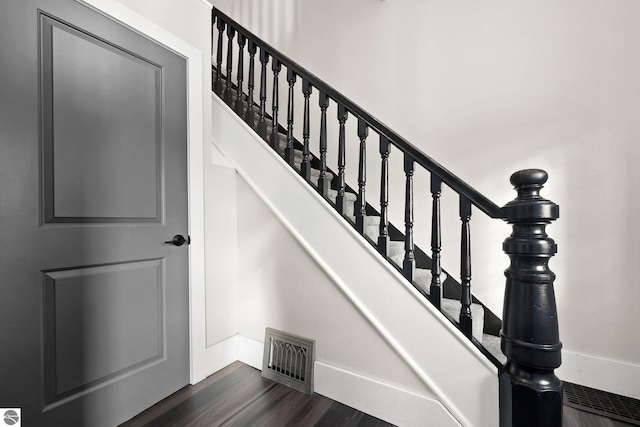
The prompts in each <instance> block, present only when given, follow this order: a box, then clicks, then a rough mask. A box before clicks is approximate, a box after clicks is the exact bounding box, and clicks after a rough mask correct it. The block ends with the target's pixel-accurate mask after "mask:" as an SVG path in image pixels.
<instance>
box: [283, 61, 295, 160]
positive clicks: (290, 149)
mask: <svg viewBox="0 0 640 427" xmlns="http://www.w3.org/2000/svg"><path fill="white" fill-rule="evenodd" d="M287 81H288V82H289V99H288V101H287V148H285V150H284V158H285V159H286V160H287V162H288V163H289V164H290V165H291V166H294V163H295V153H296V151H295V147H294V145H293V99H294V98H293V86H294V85H295V84H296V73H295V72H294V71H293V69H292V68H287Z"/></svg>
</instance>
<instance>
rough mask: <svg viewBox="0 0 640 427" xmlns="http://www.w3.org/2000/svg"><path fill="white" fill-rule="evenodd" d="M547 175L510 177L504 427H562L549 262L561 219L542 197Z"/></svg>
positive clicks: (504, 214)
mask: <svg viewBox="0 0 640 427" xmlns="http://www.w3.org/2000/svg"><path fill="white" fill-rule="evenodd" d="M547 177H548V175H547V173H546V172H545V171H543V170H539V169H528V170H523V171H519V172H516V173H514V174H513V175H511V184H513V186H514V187H515V189H516V190H517V192H518V197H516V199H514V200H513V201H511V202H509V203H507V204H506V205H505V206H504V207H503V208H502V218H503V219H504V220H505V221H507V222H508V223H509V224H511V225H512V226H513V233H512V234H511V236H509V237H508V238H507V239H506V240H505V241H504V244H503V249H504V251H505V253H506V254H507V255H508V256H509V258H510V260H511V264H510V265H509V267H508V268H507V269H506V270H505V276H506V278H507V281H506V289H505V298H504V311H503V317H502V319H503V323H502V331H501V348H502V352H503V353H504V354H505V355H506V356H507V362H506V364H505V366H504V367H503V368H502V371H501V372H500V378H499V381H500V426H501V427H512V426H513V427H523V426H527V427H529V426H531V427H533V426H536V427H542V426H545V427H561V426H562V381H560V379H559V378H558V377H556V375H555V374H554V372H553V371H554V369H556V368H557V367H559V366H560V363H561V357H560V349H561V348H562V344H561V343H560V337H559V334H558V316H557V310H556V301H555V294H554V291H553V281H554V279H555V274H554V273H553V272H552V271H551V270H549V267H548V263H549V259H550V258H551V257H552V256H553V255H554V254H555V253H556V249H557V248H556V243H555V242H554V241H553V239H551V238H550V237H548V236H547V233H546V231H545V228H546V226H547V224H550V223H551V222H552V221H554V220H556V219H558V216H559V207H558V205H556V204H555V203H553V202H551V201H549V200H547V199H544V198H542V197H541V196H540V190H541V189H542V187H543V184H544V183H545V182H547Z"/></svg>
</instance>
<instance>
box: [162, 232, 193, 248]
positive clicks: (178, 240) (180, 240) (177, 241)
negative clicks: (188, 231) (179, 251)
mask: <svg viewBox="0 0 640 427" xmlns="http://www.w3.org/2000/svg"><path fill="white" fill-rule="evenodd" d="M165 243H168V244H170V245H173V246H182V245H184V244H185V243H186V244H187V245H189V244H191V237H189V236H187V238H186V239H185V238H184V236H183V235H182V234H176V235H175V236H173V239H171V240H169V241H168V242H165Z"/></svg>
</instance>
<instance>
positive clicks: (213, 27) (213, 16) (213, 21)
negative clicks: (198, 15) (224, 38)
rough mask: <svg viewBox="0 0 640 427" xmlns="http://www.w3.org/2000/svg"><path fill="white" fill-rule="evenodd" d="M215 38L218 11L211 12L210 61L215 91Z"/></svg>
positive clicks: (212, 86) (212, 85)
mask: <svg viewBox="0 0 640 427" xmlns="http://www.w3.org/2000/svg"><path fill="white" fill-rule="evenodd" d="M215 36H216V11H215V10H213V9H212V10H211V52H209V55H210V57H209V60H210V61H211V90H212V91H213V88H214V86H215V85H216V77H215V73H214V70H215V69H216V66H215V59H214V56H213V54H214V52H213V51H214V46H215V44H216V42H215Z"/></svg>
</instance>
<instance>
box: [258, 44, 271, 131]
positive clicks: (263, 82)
mask: <svg viewBox="0 0 640 427" xmlns="http://www.w3.org/2000/svg"><path fill="white" fill-rule="evenodd" d="M268 62H269V54H268V53H267V51H266V50H264V47H261V48H260V64H261V67H260V119H259V120H258V129H257V131H258V135H260V136H261V137H262V138H264V139H267V121H266V116H267V63H268Z"/></svg>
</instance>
